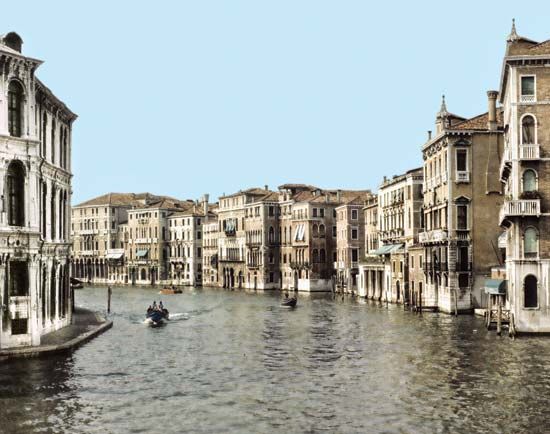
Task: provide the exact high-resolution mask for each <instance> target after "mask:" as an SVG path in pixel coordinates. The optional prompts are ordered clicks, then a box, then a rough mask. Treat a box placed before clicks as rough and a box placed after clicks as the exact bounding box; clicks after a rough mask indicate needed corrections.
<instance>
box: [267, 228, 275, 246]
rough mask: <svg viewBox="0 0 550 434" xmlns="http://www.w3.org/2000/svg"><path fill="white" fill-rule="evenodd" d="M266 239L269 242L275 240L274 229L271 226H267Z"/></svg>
mask: <svg viewBox="0 0 550 434" xmlns="http://www.w3.org/2000/svg"><path fill="white" fill-rule="evenodd" d="M268 241H269V243H270V244H271V243H274V242H275V230H274V229H273V226H270V227H269V232H268Z"/></svg>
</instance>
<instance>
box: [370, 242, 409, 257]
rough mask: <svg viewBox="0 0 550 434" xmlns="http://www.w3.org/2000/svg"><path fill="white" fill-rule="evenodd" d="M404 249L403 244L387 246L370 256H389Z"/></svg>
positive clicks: (371, 253)
mask: <svg viewBox="0 0 550 434" xmlns="http://www.w3.org/2000/svg"><path fill="white" fill-rule="evenodd" d="M402 247H403V244H401V243H399V244H386V245H385V246H382V247H380V248H378V249H376V250H375V251H373V252H370V253H369V254H370V255H389V254H390V253H395V252H397V251H398V250H399V249H400V248H402Z"/></svg>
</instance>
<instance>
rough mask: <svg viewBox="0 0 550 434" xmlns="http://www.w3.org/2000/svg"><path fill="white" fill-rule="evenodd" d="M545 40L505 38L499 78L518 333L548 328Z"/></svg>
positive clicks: (511, 296)
mask: <svg viewBox="0 0 550 434" xmlns="http://www.w3.org/2000/svg"><path fill="white" fill-rule="evenodd" d="M549 61H550V43H549V42H548V41H545V42H541V43H538V42H535V41H532V40H530V39H527V38H524V37H522V36H519V35H518V34H517V32H516V29H515V25H514V26H513V28H512V32H511V34H510V36H509V37H508V40H507V47H506V54H505V57H504V63H503V69H502V74H501V83H500V102H501V104H502V106H503V109H504V142H505V147H504V151H503V153H502V160H501V168H500V172H501V178H502V181H503V182H504V204H503V206H502V208H501V210H500V215H499V220H500V224H501V226H502V227H503V228H505V229H506V235H505V237H506V275H507V279H508V282H507V284H508V292H507V295H506V298H507V304H508V307H509V309H510V311H511V314H512V316H513V322H514V325H515V329H516V331H518V332H523V333H526V332H532V333H537V332H546V333H548V332H550V297H549V295H548V294H549V289H548V288H549V283H548V281H549V278H550V197H549V191H550V189H549V182H548V179H549V177H550V175H549V174H550V126H549V125H546V122H545V120H546V119H549V118H550V105H548V102H549V101H550V71H549V70H548V67H547V66H546V65H548V62H549Z"/></svg>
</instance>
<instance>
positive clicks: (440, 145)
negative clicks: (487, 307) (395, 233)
mask: <svg viewBox="0 0 550 434" xmlns="http://www.w3.org/2000/svg"><path fill="white" fill-rule="evenodd" d="M488 96H489V111H488V113H484V114H482V115H479V116H475V117H473V118H471V119H465V118H462V117H460V116H456V115H453V114H451V113H449V112H448V111H447V107H446V104H445V100H443V102H442V105H441V109H440V111H439V113H438V114H437V118H436V134H435V136H434V137H433V138H432V137H429V139H428V141H427V142H426V144H425V145H424V146H423V148H422V155H423V158H424V168H423V170H424V179H425V182H424V204H423V213H424V222H425V230H424V232H422V233H421V234H420V236H419V241H420V243H421V244H422V245H423V246H424V249H425V252H424V257H425V262H424V271H425V294H424V297H425V299H424V300H423V305H424V306H425V307H434V308H437V309H438V310H440V311H443V312H460V311H471V310H472V309H473V308H474V307H480V306H482V305H484V303H483V302H482V298H481V297H482V289H483V287H484V282H485V278H487V277H489V275H490V272H491V267H492V266H494V265H498V263H499V261H500V258H499V256H498V247H497V246H498V236H499V234H500V232H501V230H500V228H499V227H498V224H497V223H496V221H495V218H494V215H493V211H494V210H495V209H498V208H499V207H500V206H501V204H502V194H501V190H502V188H501V184H500V182H499V164H498V163H499V155H501V152H502V120H501V115H500V110H497V108H496V98H497V92H488ZM474 222H475V225H474Z"/></svg>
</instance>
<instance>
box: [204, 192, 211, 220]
mask: <svg viewBox="0 0 550 434" xmlns="http://www.w3.org/2000/svg"><path fill="white" fill-rule="evenodd" d="M209 198H210V196H209V195H208V194H205V195H204V196H203V197H202V206H203V209H204V216H205V217H208V199H209Z"/></svg>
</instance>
